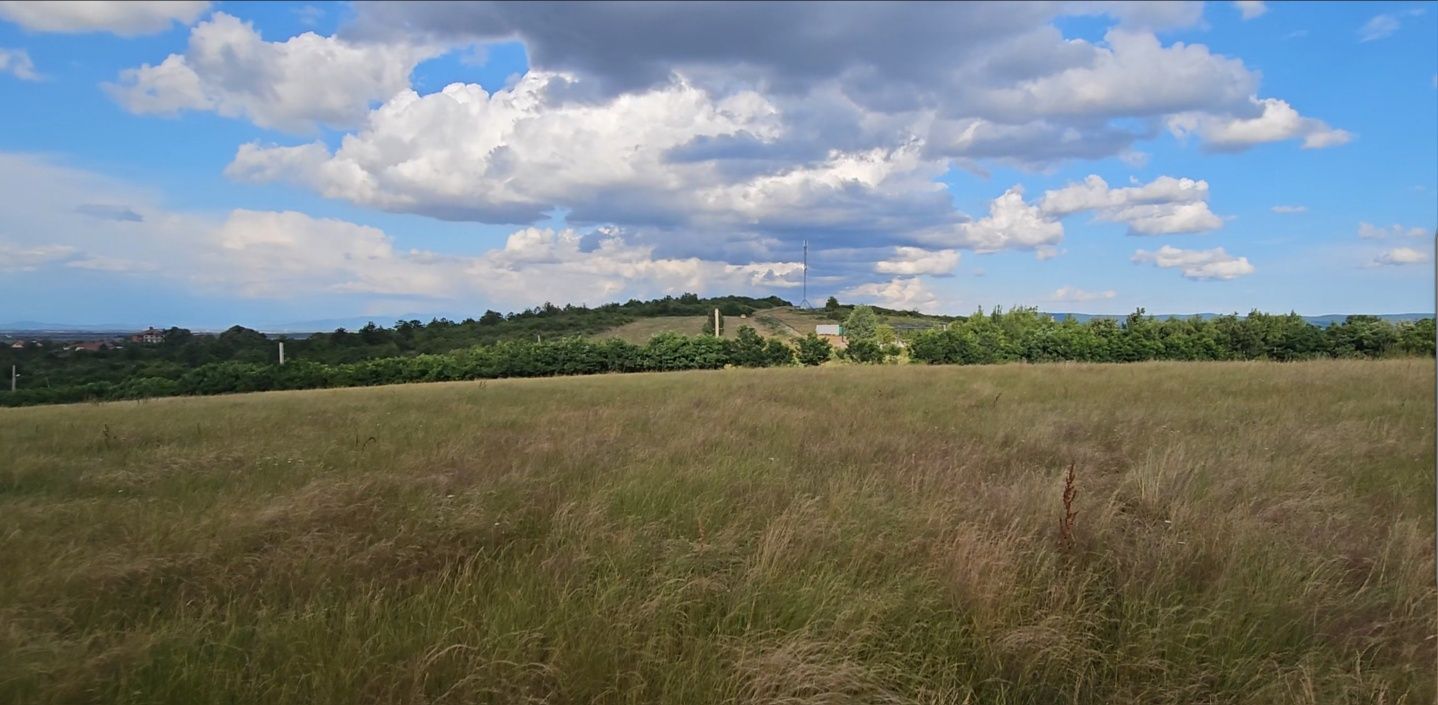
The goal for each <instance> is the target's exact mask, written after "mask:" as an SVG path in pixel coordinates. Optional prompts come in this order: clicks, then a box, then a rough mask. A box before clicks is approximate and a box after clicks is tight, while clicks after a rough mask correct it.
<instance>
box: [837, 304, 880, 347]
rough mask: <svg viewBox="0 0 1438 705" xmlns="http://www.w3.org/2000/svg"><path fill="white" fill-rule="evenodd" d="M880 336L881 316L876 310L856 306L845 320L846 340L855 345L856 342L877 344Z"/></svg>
mask: <svg viewBox="0 0 1438 705" xmlns="http://www.w3.org/2000/svg"><path fill="white" fill-rule="evenodd" d="M878 334H879V316H878V314H876V313H874V309H872V308H869V307H868V306H864V305H859V306H855V307H854V310H853V311H851V312H850V313H849V317H848V318H846V319H844V338H845V339H847V340H848V341H849V344H850V345H853V344H854V342H855V341H860V340H864V341H869V342H877V341H876V340H875V338H876V337H877V336H878Z"/></svg>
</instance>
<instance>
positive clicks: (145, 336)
mask: <svg viewBox="0 0 1438 705" xmlns="http://www.w3.org/2000/svg"><path fill="white" fill-rule="evenodd" d="M130 342H132V343H147V344H151V345H153V344H155V343H163V342H165V331H162V330H160V329H159V328H154V327H150V328H146V329H145V330H142V331H140V332H139V333H136V334H134V335H132V336H130Z"/></svg>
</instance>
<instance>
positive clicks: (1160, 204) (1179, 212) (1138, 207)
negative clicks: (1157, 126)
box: [1039, 175, 1223, 235]
mask: <svg viewBox="0 0 1438 705" xmlns="http://www.w3.org/2000/svg"><path fill="white" fill-rule="evenodd" d="M1039 208H1040V209H1041V210H1042V211H1043V213H1044V214H1046V215H1047V216H1049V217H1053V218H1060V217H1063V216H1066V215H1070V214H1074V213H1079V212H1085V211H1092V212H1093V213H1094V217H1095V218H1097V219H1098V220H1101V221H1106V222H1112V223H1123V224H1125V225H1127V226H1128V228H1129V232H1130V233H1131V234H1135V235H1172V234H1178V233H1196V232H1203V231H1207V230H1216V229H1218V228H1221V227H1223V220H1222V219H1221V218H1219V217H1218V216H1217V215H1215V214H1214V213H1213V211H1211V210H1209V208H1208V182H1207V181H1202V180H1194V179H1186V178H1183V179H1181V178H1174V177H1171V176H1160V177H1158V178H1156V179H1154V180H1153V181H1151V182H1149V183H1147V184H1142V185H1138V186H1128V187H1122V188H1111V187H1110V186H1109V185H1108V182H1106V181H1104V180H1103V179H1102V178H1100V177H1099V176H1097V175H1090V176H1089V177H1087V178H1085V179H1084V180H1083V181H1082V182H1081V183H1074V184H1069V185H1067V186H1065V187H1063V188H1060V189H1056V190H1052V191H1048V192H1045V193H1044V196H1043V198H1042V199H1041V200H1040V201H1039Z"/></svg>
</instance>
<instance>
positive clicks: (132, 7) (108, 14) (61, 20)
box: [0, 0, 210, 37]
mask: <svg viewBox="0 0 1438 705" xmlns="http://www.w3.org/2000/svg"><path fill="white" fill-rule="evenodd" d="M209 7H210V3H208V2H187V1H184V0H164V1H159V2H157V1H153V0H124V1H123V2H122V1H120V0H113V1H108V2H107V1H103V0H56V1H49V0H47V1H37V0H5V1H4V2H0V18H4V19H7V20H9V21H11V22H14V23H15V24H18V25H20V26H21V27H24V28H25V29H28V30H31V31H34V32H61V33H68V34H79V33H86V32H110V33H112V34H118V35H120V36H122V37H134V36H139V35H142V34H155V33H156V32H163V31H165V30H167V29H169V28H170V26H171V25H172V24H173V23H176V22H179V23H180V24H186V25H187V24H190V23H191V22H194V21H195V19H196V18H198V17H199V16H200V15H201V14H202V13H204V11H205V10H207V9H209Z"/></svg>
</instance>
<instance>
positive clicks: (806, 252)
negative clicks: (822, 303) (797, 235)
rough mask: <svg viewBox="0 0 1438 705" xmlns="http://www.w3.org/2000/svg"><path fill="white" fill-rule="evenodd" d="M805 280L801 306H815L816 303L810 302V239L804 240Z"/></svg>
mask: <svg viewBox="0 0 1438 705" xmlns="http://www.w3.org/2000/svg"><path fill="white" fill-rule="evenodd" d="M803 281H804V288H803V292H804V293H803V298H802V300H800V301H799V308H814V305H813V304H811V303H809V241H808V240H805V241H804V274H803Z"/></svg>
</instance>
